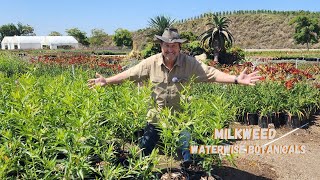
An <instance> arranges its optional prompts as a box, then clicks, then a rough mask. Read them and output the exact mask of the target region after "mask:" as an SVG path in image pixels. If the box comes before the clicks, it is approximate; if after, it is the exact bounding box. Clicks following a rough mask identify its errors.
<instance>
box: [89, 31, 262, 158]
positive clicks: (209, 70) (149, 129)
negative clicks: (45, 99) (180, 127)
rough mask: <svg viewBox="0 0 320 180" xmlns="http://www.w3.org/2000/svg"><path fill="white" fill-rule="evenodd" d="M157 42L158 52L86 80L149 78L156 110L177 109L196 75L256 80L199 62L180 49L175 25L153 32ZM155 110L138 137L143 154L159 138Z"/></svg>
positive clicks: (185, 137)
mask: <svg viewBox="0 0 320 180" xmlns="http://www.w3.org/2000/svg"><path fill="white" fill-rule="evenodd" d="M155 38H156V39H157V41H159V42H160V45H161V53H159V54H156V55H153V56H151V57H149V58H147V59H145V60H142V61H141V62H140V63H139V64H138V65H136V66H134V67H132V68H130V69H128V70H127V71H124V72H122V73H119V74H117V75H115V76H112V77H109V78H104V77H103V76H101V75H100V74H96V76H97V78H96V79H90V80H88V85H89V87H90V88H92V87H93V86H95V85H100V86H105V85H108V84H115V83H121V82H123V81H124V80H126V79H129V80H132V81H136V82H137V81H144V80H147V79H150V81H151V82H152V83H153V93H152V95H151V96H152V98H153V100H154V101H155V102H156V104H157V105H158V108H157V110H159V109H161V108H164V107H169V108H171V109H172V110H174V111H179V109H180V107H179V102H180V96H179V92H180V91H181V90H182V84H183V83H185V82H188V81H190V80H191V78H195V79H194V81H195V82H220V83H235V84H244V85H254V84H255V82H256V81H258V80H259V78H260V76H257V73H258V72H253V73H251V74H246V69H245V70H244V71H243V72H241V73H240V75H239V76H234V75H229V74H226V73H223V72H221V71H219V70H217V69H215V68H213V67H210V66H207V65H205V64H203V63H200V62H198V61H197V60H196V59H195V58H194V57H191V56H187V55H185V54H182V53H180V47H181V44H182V43H184V42H185V41H186V40H185V39H180V36H179V34H178V31H177V29H174V28H166V29H165V31H164V32H163V34H162V36H158V35H156V36H155ZM157 110H155V109H151V110H150V111H149V112H148V125H147V126H146V127H145V131H144V135H143V137H142V138H141V139H140V147H141V148H143V152H144V154H145V155H149V154H150V153H151V151H152V150H153V148H154V147H155V145H156V143H157V141H158V140H159V130H157V128H156V126H157V120H158V119H157V118H156V116H155V115H154V114H155V113H156V112H157ZM181 139H182V141H181V144H182V148H181V149H182V156H183V158H184V162H188V161H189V160H190V152H189V140H190V134H189V133H188V132H183V133H182V134H181Z"/></svg>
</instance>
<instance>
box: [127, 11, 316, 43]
mask: <svg viewBox="0 0 320 180" xmlns="http://www.w3.org/2000/svg"><path fill="white" fill-rule="evenodd" d="M304 13H306V14H307V15H308V16H310V17H311V16H313V17H317V18H318V19H319V21H320V13H318V12H317V13H309V12H304ZM298 15H299V12H277V13H272V12H270V13H267V12H266V13H243V14H238V13H230V14H228V15H223V16H226V17H228V18H229V19H230V20H231V23H230V24H229V30H230V32H231V33H232V34H233V36H234V38H235V43H234V45H235V46H239V47H240V48H242V49H287V48H289V49H300V48H306V45H297V44H295V43H294V39H293V34H294V25H289V21H290V20H291V19H292V18H294V17H296V16H298ZM203 16H204V15H199V17H196V18H189V20H180V21H178V22H177V23H176V24H175V25H174V26H175V27H176V28H178V30H179V32H184V31H191V32H193V33H194V34H196V35H200V34H201V32H203V31H204V29H205V24H206V22H207V21H206V19H207V18H206V17H203ZM147 34H148V28H146V29H140V30H138V31H136V32H133V40H134V44H135V46H136V47H137V48H138V49H141V48H142V47H143V45H144V44H145V43H146V41H147V39H146V35H147ZM310 47H311V48H314V49H319V48H320V43H317V44H313V45H311V46H310Z"/></svg>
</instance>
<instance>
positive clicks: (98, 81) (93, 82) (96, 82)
mask: <svg viewBox="0 0 320 180" xmlns="http://www.w3.org/2000/svg"><path fill="white" fill-rule="evenodd" d="M127 78H129V76H128V72H127V71H124V72H121V73H119V74H117V75H114V76H111V77H108V78H105V77H103V76H102V75H100V74H98V73H96V78H95V79H89V80H88V86H89V88H90V89H91V88H93V87H94V86H106V85H108V84H118V83H122V82H123V81H124V80H126V79H127Z"/></svg>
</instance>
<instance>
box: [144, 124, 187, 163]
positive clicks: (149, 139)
mask: <svg viewBox="0 0 320 180" xmlns="http://www.w3.org/2000/svg"><path fill="white" fill-rule="evenodd" d="M159 134H160V131H159V129H157V128H156V127H155V126H154V125H152V124H149V123H148V124H147V126H146V127H145V128H144V134H143V136H142V137H141V138H140V140H139V145H140V148H142V149H143V153H144V155H145V156H148V155H149V154H150V153H151V152H152V150H153V149H154V147H155V146H156V144H157V142H158V141H159V139H160V135H159ZM190 138H191V137H190V133H189V132H188V131H182V132H181V133H180V138H179V144H181V147H180V148H181V153H182V157H183V160H184V161H189V160H190V151H189V141H190Z"/></svg>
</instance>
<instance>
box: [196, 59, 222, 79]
mask: <svg viewBox="0 0 320 180" xmlns="http://www.w3.org/2000/svg"><path fill="white" fill-rule="evenodd" d="M193 67H194V68H193V74H194V76H195V82H214V81H215V80H216V78H217V77H218V76H219V75H221V71H219V70H218V69H216V68H214V67H211V66H208V65H206V64H204V63H202V62H198V61H196V62H194V66H193Z"/></svg>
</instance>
